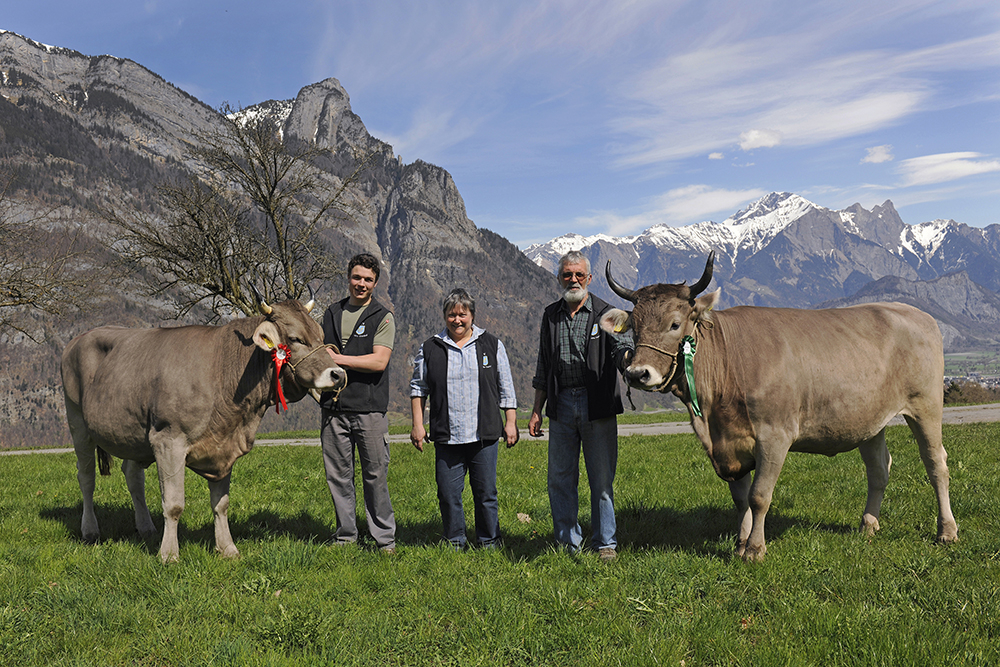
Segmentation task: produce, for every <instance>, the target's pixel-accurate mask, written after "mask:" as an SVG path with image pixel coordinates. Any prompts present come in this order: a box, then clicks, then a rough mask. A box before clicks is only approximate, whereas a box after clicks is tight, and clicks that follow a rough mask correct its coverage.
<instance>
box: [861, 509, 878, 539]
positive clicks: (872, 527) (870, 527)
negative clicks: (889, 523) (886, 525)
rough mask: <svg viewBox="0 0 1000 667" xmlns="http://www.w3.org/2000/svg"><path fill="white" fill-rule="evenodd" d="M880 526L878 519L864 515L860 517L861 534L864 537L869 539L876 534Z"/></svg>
mask: <svg viewBox="0 0 1000 667" xmlns="http://www.w3.org/2000/svg"><path fill="white" fill-rule="evenodd" d="M879 528H880V526H879V525H878V519H877V518H876V517H874V516H872V515H871V514H865V515H864V516H863V517H861V533H862V534H863V535H864V536H865V537H871V536H872V535H874V534H875V533H876V532H878V530H879Z"/></svg>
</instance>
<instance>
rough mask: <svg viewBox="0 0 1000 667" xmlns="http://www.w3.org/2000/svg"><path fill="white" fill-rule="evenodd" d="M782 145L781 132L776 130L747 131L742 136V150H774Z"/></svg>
mask: <svg viewBox="0 0 1000 667" xmlns="http://www.w3.org/2000/svg"><path fill="white" fill-rule="evenodd" d="M779 145H781V132H777V131H775V130H747V131H746V132H744V133H743V134H741V135H740V148H742V149H743V150H745V151H752V150H753V149H755V148H774V147H775V146H779Z"/></svg>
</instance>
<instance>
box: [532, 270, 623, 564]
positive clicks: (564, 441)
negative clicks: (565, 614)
mask: <svg viewBox="0 0 1000 667" xmlns="http://www.w3.org/2000/svg"><path fill="white" fill-rule="evenodd" d="M556 277H557V279H558V280H559V286H560V287H561V289H562V290H563V298H562V299H560V300H559V301H556V302H555V303H553V304H551V305H549V306H548V307H547V308H546V309H545V313H544V315H543V316H542V326H541V334H540V340H539V348H538V365H537V366H536V370H535V377H534V378H533V380H532V386H533V387H534V388H535V404H534V407H533V409H532V412H531V418H530V420H529V421H528V432H529V433H531V435H533V436H536V437H537V436H540V435H542V428H541V425H542V408H543V407H544V408H545V415H546V416H547V417H548V418H549V469H548V487H549V505H550V507H551V508H552V524H553V529H554V531H555V539H556V542H557V543H558V544H560V545H563V546H564V547H565V548H566V549H567V550H568V551H569V552H570V553H577V552H579V551H580V549H581V547H582V544H583V530H582V529H581V528H580V523H579V521H578V518H577V515H578V512H579V504H580V503H579V491H578V486H579V479H580V448H581V444H582V447H583V460H584V463H585V464H586V466H587V478H588V480H589V481H590V517H591V518H590V521H591V528H592V536H591V547H592V548H593V550H594V551H596V552H597V553H598V554H599V555H600V558H601V560H602V561H611V560H614V559H615V557H616V555H617V553H616V548H617V546H618V542H617V539H616V532H617V525H616V523H615V506H614V490H613V488H612V485H613V483H614V480H615V469H616V467H617V465H618V419H617V416H618V415H619V414H621V413H622V412H623V408H622V398H621V391H620V389H619V383H618V373H619V372H620V371H621V369H623V368H626V367H627V366H628V362H629V360H630V359H631V358H632V354H633V347H632V344H631V341H630V340H629V339H627V338H623V337H618V336H615V335H613V334H609V333H607V332H605V331H604V330H603V329H602V328H601V327H600V326H599V324H598V322H599V320H600V317H601V315H602V314H603V313H604V311H605V310H608V309H609V308H611V307H612V306H611V305H609V304H608V303H606V302H605V301H603V300H602V299H600V298H598V297H596V296H594V295H593V294H590V293H589V291H588V289H587V288H588V286H589V285H590V282H591V280H592V278H593V277H592V276H591V275H590V260H588V259H587V258H586V257H585V256H584V255H583V254H582V253H580V252H577V251H573V252H569V253H566V254H565V255H563V256H562V258H560V260H559V270H558V272H557V273H556Z"/></svg>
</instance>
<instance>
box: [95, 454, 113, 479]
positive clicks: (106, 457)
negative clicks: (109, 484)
mask: <svg viewBox="0 0 1000 667" xmlns="http://www.w3.org/2000/svg"><path fill="white" fill-rule="evenodd" d="M97 468H98V470H100V471H101V474H102V475H104V476H105V477H107V476H108V475H110V474H111V454H108V453H107V452H106V451H104V450H103V449H101V448H100V447H98V448H97Z"/></svg>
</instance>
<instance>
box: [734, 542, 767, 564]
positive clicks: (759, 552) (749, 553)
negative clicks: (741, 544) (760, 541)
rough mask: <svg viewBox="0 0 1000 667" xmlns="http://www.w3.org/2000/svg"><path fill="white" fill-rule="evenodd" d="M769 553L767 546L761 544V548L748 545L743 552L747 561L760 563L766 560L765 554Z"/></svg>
mask: <svg viewBox="0 0 1000 667" xmlns="http://www.w3.org/2000/svg"><path fill="white" fill-rule="evenodd" d="M766 553H767V547H765V546H764V545H761V546H760V548H754V547H750V546H748V547H747V548H746V549H745V550H744V551H743V553H742V554H740V555H741V556H742V557H743V560H744V561H746V562H747V563H759V562H761V561H762V560H764V554H766Z"/></svg>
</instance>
